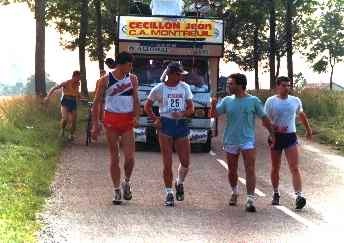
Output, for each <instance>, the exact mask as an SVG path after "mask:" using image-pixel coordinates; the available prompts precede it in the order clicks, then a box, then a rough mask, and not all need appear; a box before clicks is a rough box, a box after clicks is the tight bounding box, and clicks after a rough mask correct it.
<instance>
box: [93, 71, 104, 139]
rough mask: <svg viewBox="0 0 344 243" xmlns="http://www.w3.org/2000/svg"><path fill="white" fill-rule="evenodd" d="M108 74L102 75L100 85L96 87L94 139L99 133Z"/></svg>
mask: <svg viewBox="0 0 344 243" xmlns="http://www.w3.org/2000/svg"><path fill="white" fill-rule="evenodd" d="M106 79H107V76H104V77H102V78H101V79H100V80H98V87H97V88H96V93H95V96H94V100H93V105H92V137H93V139H97V136H98V133H99V112H100V111H99V108H100V104H101V102H102V99H103V96H104V91H105V87H106V86H105V83H106Z"/></svg>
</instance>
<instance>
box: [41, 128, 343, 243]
mask: <svg viewBox="0 0 344 243" xmlns="http://www.w3.org/2000/svg"><path fill="white" fill-rule="evenodd" d="M221 127H222V125H221V124H220V129H221ZM266 137H267V134H266V133H265V131H264V129H263V128H262V127H261V126H260V124H259V123H257V151H258V152H257V166H256V167H257V191H256V193H257V197H258V199H257V202H256V206H257V213H253V214H252V213H247V212H245V211H244V203H245V187H244V184H243V183H244V182H245V180H244V179H243V178H245V174H244V172H243V165H242V161H241V163H240V173H239V176H240V177H241V179H240V191H241V195H240V198H239V205H238V206H237V207H230V206H228V201H229V197H230V191H231V190H230V187H229V185H228V182H227V176H226V173H227V172H226V166H225V163H224V161H223V160H225V155H224V153H223V151H222V149H221V138H216V139H214V143H213V149H212V151H211V152H210V153H209V154H205V153H193V154H192V167H191V171H190V173H189V176H188V177H187V179H186V182H185V192H186V194H185V201H183V202H177V203H176V206H175V207H174V208H166V207H164V206H163V200H164V193H163V182H162V163H161V155H160V153H159V152H154V151H138V152H137V153H136V167H135V169H134V173H133V177H132V184H133V200H132V201H129V202H126V203H124V204H123V205H121V206H114V205H112V203H111V198H112V186H111V181H110V177H109V172H108V167H109V166H108V164H109V162H108V161H109V155H108V151H107V148H106V145H105V142H104V141H103V142H98V143H96V144H92V145H91V146H90V147H86V146H84V145H83V143H82V141H83V139H82V138H80V140H79V141H76V142H74V143H73V144H72V145H71V146H67V147H66V149H65V151H64V152H63V154H62V156H61V161H60V163H59V166H58V170H57V174H56V178H55V181H54V183H53V195H52V197H51V198H50V199H49V201H48V203H47V206H46V208H45V210H44V212H43V213H42V214H41V215H40V218H41V219H42V221H43V223H44V225H45V226H44V228H43V229H42V231H41V232H40V235H39V241H40V242H73V243H74V242H102V243H104V242H305V241H306V240H307V241H309V242H323V241H325V240H327V241H328V240H329V239H331V242H340V241H341V239H342V237H340V236H341V234H340V233H341V224H342V223H341V222H342V216H343V215H344V209H343V206H342V205H344V194H343V193H342V192H343V191H344V190H343V189H344V158H343V157H341V156H338V155H335V153H334V152H333V151H331V150H330V149H329V148H327V147H325V146H321V145H318V144H313V143H310V142H305V141H303V140H302V141H301V142H300V143H301V146H300V150H301V154H302V158H301V168H302V171H303V178H304V192H305V195H306V197H307V199H308V205H307V207H306V208H305V209H304V210H302V211H301V212H296V211H294V209H293V208H294V198H293V192H292V186H291V177H290V173H289V171H288V169H287V166H286V163H283V166H282V168H281V188H280V189H281V206H277V207H273V206H271V205H270V201H271V194H272V192H271V186H270V179H269V156H268V149H267V146H266V142H265V141H266ZM174 161H175V163H174V172H175V173H176V171H177V166H178V163H177V157H176V156H175V157H174Z"/></svg>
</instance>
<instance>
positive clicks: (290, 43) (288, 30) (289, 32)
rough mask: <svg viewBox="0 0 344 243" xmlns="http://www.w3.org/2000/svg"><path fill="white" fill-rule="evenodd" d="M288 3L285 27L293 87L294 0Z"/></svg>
mask: <svg viewBox="0 0 344 243" xmlns="http://www.w3.org/2000/svg"><path fill="white" fill-rule="evenodd" d="M285 3H286V11H285V12H286V17H285V29H286V39H287V41H286V42H287V69H288V77H289V78H290V80H291V83H290V85H291V87H293V86H294V85H293V76H294V73H293V30H292V24H293V23H292V22H293V14H292V8H293V0H285Z"/></svg>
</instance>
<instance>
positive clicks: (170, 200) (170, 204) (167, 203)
mask: <svg viewBox="0 0 344 243" xmlns="http://www.w3.org/2000/svg"><path fill="white" fill-rule="evenodd" d="M165 206H166V207H173V206H174V197H173V193H167V194H166V199H165Z"/></svg>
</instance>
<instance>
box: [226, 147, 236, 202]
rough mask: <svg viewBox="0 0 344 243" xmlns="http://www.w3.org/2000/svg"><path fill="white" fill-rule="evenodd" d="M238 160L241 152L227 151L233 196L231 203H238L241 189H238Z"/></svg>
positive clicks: (229, 179)
mask: <svg viewBox="0 0 344 243" xmlns="http://www.w3.org/2000/svg"><path fill="white" fill-rule="evenodd" d="M238 161H239V154H231V153H227V164H228V182H229V184H230V186H231V188H232V196H231V199H230V201H229V205H231V206H235V205H237V200H238V195H239V189H238Z"/></svg>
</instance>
